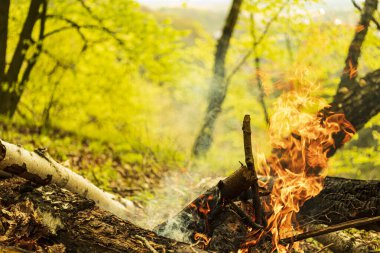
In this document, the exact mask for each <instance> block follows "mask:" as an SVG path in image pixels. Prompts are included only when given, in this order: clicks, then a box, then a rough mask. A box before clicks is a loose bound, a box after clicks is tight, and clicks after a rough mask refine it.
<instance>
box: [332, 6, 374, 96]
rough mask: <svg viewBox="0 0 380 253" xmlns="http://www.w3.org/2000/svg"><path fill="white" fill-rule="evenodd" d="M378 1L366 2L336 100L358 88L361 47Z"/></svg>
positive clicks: (349, 51) (349, 50)
mask: <svg viewBox="0 0 380 253" xmlns="http://www.w3.org/2000/svg"><path fill="white" fill-rule="evenodd" d="M377 4H378V0H366V1H365V2H364V7H363V10H362V14H361V16H360V21H359V23H358V25H357V27H356V31H355V35H354V38H353V40H352V42H351V44H350V47H349V49H348V54H347V58H346V60H345V66H344V69H343V73H342V75H341V81H340V84H339V86H338V90H337V93H336V99H339V98H340V97H341V96H344V95H345V93H346V92H348V91H349V90H351V89H353V88H354V87H355V86H356V81H355V79H356V77H357V76H358V72H357V69H358V65H359V57H360V54H361V47H362V44H363V42H364V39H365V36H366V35H367V32H368V28H369V24H370V22H371V20H372V18H373V14H374V12H375V11H376V9H377Z"/></svg>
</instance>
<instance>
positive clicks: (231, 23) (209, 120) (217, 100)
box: [192, 0, 243, 157]
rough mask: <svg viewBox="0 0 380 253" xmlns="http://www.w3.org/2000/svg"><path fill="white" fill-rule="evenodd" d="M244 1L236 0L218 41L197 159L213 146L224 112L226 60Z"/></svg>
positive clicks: (195, 149)
mask: <svg viewBox="0 0 380 253" xmlns="http://www.w3.org/2000/svg"><path fill="white" fill-rule="evenodd" d="M242 2H243V0H234V1H233V2H232V6H231V9H230V12H229V14H228V16H227V19H226V23H225V25H224V28H223V33H222V36H221V37H220V39H219V40H218V43H217V46H216V52H215V60H214V72H213V77H212V81H211V86H210V92H209V99H208V106H207V109H206V116H205V118H204V120H203V125H202V127H201V130H200V132H199V134H198V136H197V138H196V140H195V143H194V146H193V150H192V154H193V155H194V156H196V157H198V156H201V155H203V154H205V153H206V152H207V151H208V149H209V148H210V146H211V143H212V135H213V131H214V128H215V122H216V119H217V117H218V116H219V113H220V112H221V110H222V105H223V102H224V98H225V97H226V94H227V88H228V87H227V84H226V82H225V80H224V79H225V66H224V65H225V59H226V55H227V51H228V47H229V45H230V40H231V37H232V34H233V31H234V29H235V25H236V23H237V20H238V17H239V12H240V8H241V4H242Z"/></svg>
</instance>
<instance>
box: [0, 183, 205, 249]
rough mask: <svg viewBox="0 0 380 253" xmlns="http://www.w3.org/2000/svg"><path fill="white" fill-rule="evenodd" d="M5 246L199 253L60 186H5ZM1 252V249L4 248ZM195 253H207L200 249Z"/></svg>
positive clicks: (1, 205) (1, 231) (1, 220)
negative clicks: (121, 217) (134, 223)
mask: <svg viewBox="0 0 380 253" xmlns="http://www.w3.org/2000/svg"><path fill="white" fill-rule="evenodd" d="M0 246H1V247H8V246H9V247H10V246H12V247H17V248H21V249H20V250H19V251H16V250H15V251H14V252H23V250H28V251H39V252H110V253H114V252H146V253H148V252H150V253H155V252H186V253H188V252H194V251H195V249H193V246H191V245H188V244H185V243H181V242H177V241H174V240H171V239H168V238H164V237H161V236H158V235H157V234H155V233H154V232H152V231H148V230H144V229H142V228H139V227H137V226H135V225H133V224H132V223H130V222H129V221H126V220H123V219H120V218H119V217H117V216H115V215H113V214H112V213H110V212H108V211H105V210H103V209H101V208H99V207H98V206H96V205H95V202H94V201H92V200H89V199H86V198H84V197H82V196H80V195H78V194H75V193H72V192H70V191H68V190H66V189H64V188H61V187H60V186H57V185H56V184H50V185H45V186H40V187H38V185H36V184H35V183H33V182H30V181H27V180H25V179H22V178H19V177H13V178H7V179H2V180H0ZM1 247H0V248H1ZM196 252H204V251H202V250H200V249H198V248H197V249H196Z"/></svg>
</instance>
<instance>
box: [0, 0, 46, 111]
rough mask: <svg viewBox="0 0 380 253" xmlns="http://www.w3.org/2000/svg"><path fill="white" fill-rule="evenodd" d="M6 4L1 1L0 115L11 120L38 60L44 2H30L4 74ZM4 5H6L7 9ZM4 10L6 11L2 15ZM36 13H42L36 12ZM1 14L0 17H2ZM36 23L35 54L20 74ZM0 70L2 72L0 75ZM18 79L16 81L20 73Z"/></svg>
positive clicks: (44, 9) (43, 24)
mask: <svg viewBox="0 0 380 253" xmlns="http://www.w3.org/2000/svg"><path fill="white" fill-rule="evenodd" d="M8 2H9V1H7V0H6V1H2V4H1V5H3V6H0V8H4V9H2V10H1V12H3V13H4V14H5V15H4V16H2V17H1V19H0V28H1V31H0V32H2V33H1V35H0V36H1V37H0V46H2V45H4V46H5V47H4V48H1V49H0V51H1V54H0V72H2V76H0V78H1V82H0V85H1V89H0V103H1V104H0V115H4V116H8V117H12V116H13V115H14V113H15V112H16V108H17V105H18V103H19V101H20V98H21V96H22V93H23V91H24V89H25V84H26V82H27V81H28V79H29V76H30V72H31V71H32V69H33V67H34V65H35V62H36V60H37V58H38V56H39V55H40V53H41V49H42V39H43V33H44V27H45V17H46V9H47V0H31V2H30V6H29V10H28V14H27V17H26V19H25V22H24V25H23V27H22V30H21V33H20V36H19V40H18V42H17V45H16V49H15V51H14V53H13V57H12V60H11V62H10V64H9V68H8V70H7V71H5V66H6V61H5V59H6V57H5V56H6V43H7V35H8V34H7V32H8V19H9V3H8ZM7 4H8V5H7ZM7 7H8V11H6V10H7V9H6V8H7ZM40 9H42V11H41V12H40ZM3 13H1V14H3ZM38 19H41V27H40V36H39V40H38V42H37V50H36V53H35V54H33V56H32V57H31V59H29V60H28V61H27V66H26V67H25V69H24V70H23V71H22V66H23V64H24V62H25V61H26V52H27V51H28V49H29V48H30V47H31V45H32V44H33V43H32V42H33V39H32V33H33V30H34V26H35V24H36V23H37V21H38ZM1 70H3V71H1ZM21 72H22V76H21V78H20V75H21V74H20V73H21Z"/></svg>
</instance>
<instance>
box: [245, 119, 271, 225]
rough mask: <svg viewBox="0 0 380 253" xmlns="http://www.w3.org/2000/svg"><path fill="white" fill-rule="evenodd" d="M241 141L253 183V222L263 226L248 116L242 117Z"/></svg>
mask: <svg viewBox="0 0 380 253" xmlns="http://www.w3.org/2000/svg"><path fill="white" fill-rule="evenodd" d="M242 130H243V139H244V154H245V163H246V165H247V168H248V169H249V170H250V171H252V173H253V177H254V178H253V181H252V184H251V188H252V202H253V208H254V210H255V218H256V219H255V221H256V222H257V223H258V224H260V225H265V223H266V222H265V220H264V219H265V218H264V210H263V207H262V205H261V200H260V196H259V185H258V183H257V180H258V178H257V174H256V170H255V164H254V160H253V154H252V140H251V118H250V116H249V115H245V116H244V120H243V128H242Z"/></svg>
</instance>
